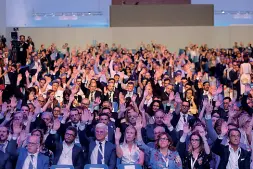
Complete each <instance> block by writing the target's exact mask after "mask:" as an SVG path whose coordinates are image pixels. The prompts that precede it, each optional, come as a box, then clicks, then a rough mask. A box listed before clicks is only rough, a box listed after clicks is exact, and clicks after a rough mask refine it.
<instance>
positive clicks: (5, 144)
mask: <svg viewBox="0 0 253 169" xmlns="http://www.w3.org/2000/svg"><path fill="white" fill-rule="evenodd" d="M0 119H1V118H0ZM8 142H9V141H5V142H4V143H2V151H3V152H4V153H5V150H6V147H7V145H8ZM0 150H1V149H0Z"/></svg>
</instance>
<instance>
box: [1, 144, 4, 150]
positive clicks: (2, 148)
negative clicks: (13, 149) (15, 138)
mask: <svg viewBox="0 0 253 169" xmlns="http://www.w3.org/2000/svg"><path fill="white" fill-rule="evenodd" d="M0 151H2V152H4V144H0Z"/></svg>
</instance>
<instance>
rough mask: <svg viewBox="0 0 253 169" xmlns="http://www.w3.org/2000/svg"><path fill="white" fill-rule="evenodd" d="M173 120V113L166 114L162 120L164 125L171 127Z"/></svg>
mask: <svg viewBox="0 0 253 169" xmlns="http://www.w3.org/2000/svg"><path fill="white" fill-rule="evenodd" d="M172 118H173V115H172V114H171V113H168V114H166V115H165V116H164V118H163V120H162V121H163V124H165V125H166V126H168V127H170V126H171V120H172Z"/></svg>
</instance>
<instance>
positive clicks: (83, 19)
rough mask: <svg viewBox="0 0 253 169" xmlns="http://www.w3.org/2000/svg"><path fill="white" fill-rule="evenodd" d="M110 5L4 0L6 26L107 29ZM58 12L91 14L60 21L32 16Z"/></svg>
mask: <svg viewBox="0 0 253 169" xmlns="http://www.w3.org/2000/svg"><path fill="white" fill-rule="evenodd" d="M110 5H111V0H6V9H7V26H8V27H108V26H109V23H110V22H109V7H110ZM58 12H60V13H62V12H86V13H88V12H91V14H90V15H85V16H77V17H74V18H75V20H60V18H59V17H58V16H55V17H51V16H47V17H45V16H43V17H41V18H40V19H41V20H36V19H35V17H34V16H33V13H58ZM93 12H96V13H97V12H99V13H101V15H99V16H94V15H93ZM71 17H72V16H71ZM37 19H39V18H38V17H37Z"/></svg>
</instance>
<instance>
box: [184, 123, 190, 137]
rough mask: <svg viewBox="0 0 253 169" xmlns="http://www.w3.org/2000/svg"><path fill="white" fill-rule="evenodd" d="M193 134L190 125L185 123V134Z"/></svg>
mask: <svg viewBox="0 0 253 169" xmlns="http://www.w3.org/2000/svg"><path fill="white" fill-rule="evenodd" d="M190 132H191V127H190V126H189V124H187V123H185V124H184V126H183V133H184V134H186V135H188V134H189V133H190Z"/></svg>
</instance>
